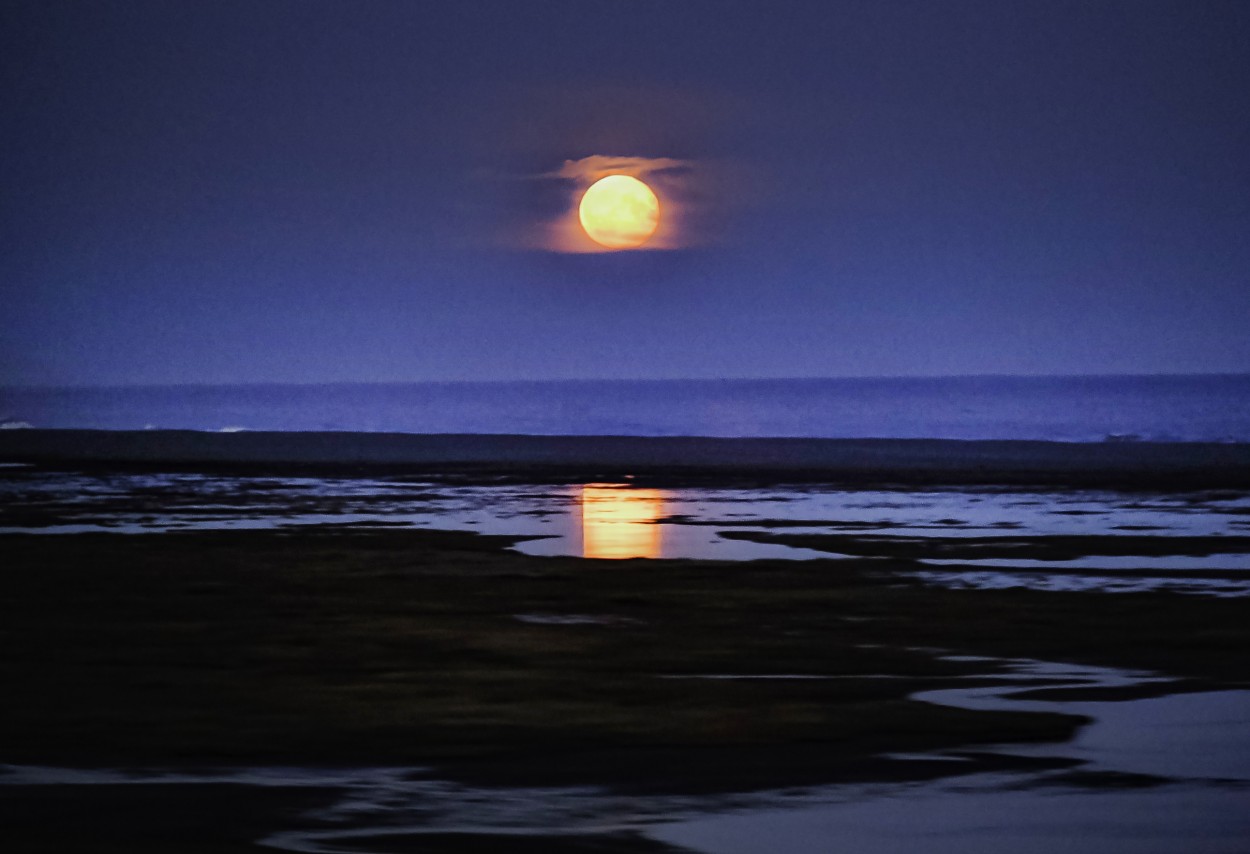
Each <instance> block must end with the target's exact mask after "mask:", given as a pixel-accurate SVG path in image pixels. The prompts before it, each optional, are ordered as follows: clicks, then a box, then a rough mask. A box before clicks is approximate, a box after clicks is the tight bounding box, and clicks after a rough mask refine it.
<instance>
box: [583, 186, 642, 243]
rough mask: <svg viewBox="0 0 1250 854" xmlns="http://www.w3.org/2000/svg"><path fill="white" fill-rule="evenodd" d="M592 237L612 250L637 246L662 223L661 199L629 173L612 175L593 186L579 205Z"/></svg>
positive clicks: (587, 231)
mask: <svg viewBox="0 0 1250 854" xmlns="http://www.w3.org/2000/svg"><path fill="white" fill-rule="evenodd" d="M577 218H578V219H579V220H581V223H582V228H584V229H585V230H586V234H587V235H589V236H590V239H591V240H593V241H594V242H595V243H598V244H599V245H600V246H606V247H607V248H609V249H634V248H636V247H639V246H641V245H642V244H644V243H646V242H647V241H648V240H650V239H651V235H653V234H655V229H656V227H657V226H659V224H660V200H659V199H657V198H656V197H655V193H653V192H652V191H651V188H650V187H648V186H647V185H646V184H644V183H642V182H641V181H639V180H638V179H637V178H633V177H631V176H629V175H609V176H608V177H606V178H600V179H599V180H598V181H596V182H595V183H593V184H591V185H590V189H588V190H587V191H586V194H585V195H584V196H582V202H581V204H580V205H579V206H578V208H577Z"/></svg>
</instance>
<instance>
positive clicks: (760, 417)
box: [0, 374, 1250, 442]
mask: <svg viewBox="0 0 1250 854" xmlns="http://www.w3.org/2000/svg"><path fill="white" fill-rule="evenodd" d="M21 427H37V428H76V429H99V430H142V429H184V430H202V431H226V432H229V431H241V430H256V431H351V432H357V431H359V432H388V433H486V434H498V433H511V434H533V435H585V436H720V437H805V438H832V439H849V438H882V439H968V440H976V439H1037V440H1051V441H1063V442H1101V441H1183V442H1250V374H1235V375H1199V376H1095V377H1002V376H981V377H942V378H885V379H778V380H645V381H644V380H619V381H598V380H578V381H548V382H446V383H444V382H438V383H342V384H326V385H279V384H267V385H186V386H128V387H113V388H85V387H81V388H15V387H7V388H0V428H10V429H11V428H21Z"/></svg>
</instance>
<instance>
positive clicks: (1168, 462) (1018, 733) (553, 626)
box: [0, 430, 1250, 852]
mask: <svg viewBox="0 0 1250 854" xmlns="http://www.w3.org/2000/svg"><path fill="white" fill-rule="evenodd" d="M0 459H3V461H4V462H6V463H7V464H8V465H7V467H6V468H4V469H0V479H2V480H3V482H4V490H5V491H4V492H3V493H2V494H3V495H4V496H5V500H4V503H3V505H2V506H0V531H2V533H0V543H2V548H3V551H4V554H5V557H6V560H5V563H6V569H5V572H4V584H5V595H4V596H3V597H2V598H0V609H3V614H2V619H0V643H3V645H4V648H5V649H6V652H7V654H6V656H5V657H4V659H3V662H2V663H0V668H2V673H0V678H3V680H4V684H6V685H7V686H11V696H12V697H15V698H19V699H18V700H16V701H14V702H9V703H6V704H5V705H4V707H3V709H0V732H2V733H3V734H4V735H3V740H2V742H0V761H2V762H3V763H5V769H6V770H5V773H3V774H0V784H4V783H6V781H7V784H4V785H0V809H2V810H3V819H4V821H3V826H4V827H5V831H4V832H5V834H6V836H7V837H8V841H9V842H10V843H11V845H10V847H11V849H12V850H24V851H42V850H47V851H52V850H56V851H84V852H85V851H114V850H116V851H123V850H124V851H132V852H143V851H153V852H155V851H167V850H171V849H172V850H180V851H181V850H194V851H205V852H208V851H213V852H217V851H220V852H225V851H246V850H271V849H272V848H273V847H277V848H280V849H286V850H326V851H330V850H334V851H395V852H402V851H456V852H471V851H477V850H486V849H487V848H489V849H490V850H495V851H518V852H521V851H533V850H544V851H569V852H576V851H620V852H631V851H639V852H641V851H664V850H696V851H716V850H718V849H717V848H716V846H715V845H712V846H711V847H699V846H700V844H701V843H698V841H697V840H698V838H699V837H698V834H697V832H695V831H698V828H699V825H698V822H697V821H695V822H694V824H693V825H691V826H692V827H694V828H695V831H691V833H694V836H693V837H691V838H694V839H695V840H696V841H695V842H694V843H689V841H688V839H687V837H688V836H689V834H686V832H685V831H681V830H680V827H682V826H684V825H680V822H679V819H680V820H685V819H683V817H685V818H686V819H689V818H691V817H697V816H699V815H710V816H715V815H717V814H719V813H720V812H723V811H724V810H725V809H728V808H730V805H733V804H737V805H738V806H737V807H734V808H735V809H741V808H742V804H743V803H752V802H753V801H751V799H752V798H763V799H765V801H766V802H768V803H775V800H769V799H775V798H777V797H780V796H779V795H777V793H779V792H793V791H795V790H796V789H801V788H808V789H812V788H815V789H816V790H820V791H825V789H827V788H828V787H833V788H832V789H829V790H830V791H836V792H843V791H846V790H847V787H856V786H887V787H888V786H921V787H924V786H939V785H941V781H942V780H945V779H947V778H954V779H964V778H966V779H969V780H979V779H983V778H986V777H987V775H988V776H989V777H991V778H995V779H997V777H995V775H1004V776H1003V779H1005V780H1008V781H1009V783H1004V784H1003V785H1012V786H1014V785H1020V784H1021V783H1020V781H1034V780H1049V781H1052V782H1051V783H1048V785H1060V786H1063V787H1067V789H1071V790H1074V791H1077V792H1085V793H1087V794H1086V795H1083V796H1082V797H1090V798H1095V797H1097V796H1098V795H1099V794H1100V793H1107V792H1111V793H1120V795H1117V797H1119V796H1121V795H1122V796H1124V797H1129V796H1131V795H1132V793H1133V792H1149V791H1154V790H1155V789H1156V788H1157V787H1164V788H1163V790H1166V787H1168V786H1181V787H1182V789H1184V787H1185V786H1192V785H1194V784H1192V783H1187V782H1186V779H1187V778H1186V777H1185V775H1184V774H1182V773H1180V772H1179V771H1178V772H1177V773H1176V774H1175V775H1173V774H1171V773H1163V771H1165V770H1166V769H1157V770H1152V771H1151V773H1141V772H1130V771H1125V770H1122V769H1117V767H1116V766H1114V765H1113V766H1112V767H1111V768H1110V769H1104V768H1102V767H1100V766H1099V765H1098V764H1097V763H1092V764H1091V762H1090V760H1089V759H1088V758H1082V757H1081V756H1080V755H1079V751H1078V750H1077V749H1075V748H1069V749H1068V750H1067V752H1065V745H1068V744H1070V743H1071V742H1072V739H1073V738H1074V737H1078V736H1079V734H1080V733H1081V732H1082V731H1084V729H1085V728H1086V727H1087V726H1088V724H1089V722H1090V720H1091V717H1090V714H1091V713H1090V709H1089V708H1088V707H1085V706H1080V703H1082V702H1084V703H1088V702H1089V701H1098V702H1110V703H1121V704H1126V705H1125V708H1128V707H1129V706H1130V705H1131V704H1133V703H1149V702H1151V698H1158V697H1167V696H1177V695H1192V696H1195V697H1204V696H1216V695H1220V692H1225V693H1226V692H1229V691H1232V692H1234V693H1236V692H1237V691H1242V693H1244V688H1245V686H1246V685H1247V683H1248V681H1250V673H1248V672H1247V669H1246V664H1245V662H1246V661H1247V660H1250V658H1248V657H1247V652H1250V620H1247V619H1246V615H1247V610H1246V609H1247V607H1248V602H1250V597H1247V596H1246V595H1245V594H1244V593H1242V592H1240V591H1241V587H1239V586H1238V585H1239V584H1240V583H1241V580H1242V579H1244V578H1245V572H1246V570H1247V569H1250V567H1247V565H1246V552H1247V551H1250V546H1248V545H1247V543H1246V542H1244V541H1245V540H1246V539H1247V536H1246V535H1243V534H1238V533H1237V532H1238V531H1239V530H1241V531H1243V532H1244V528H1242V527H1240V526H1242V524H1243V520H1244V519H1246V518H1247V515H1248V514H1250V497H1248V496H1247V493H1246V492H1245V491H1244V489H1242V488H1240V487H1239V485H1240V486H1241V487H1244V485H1245V480H1244V479H1245V477H1246V472H1247V468H1246V465H1247V460H1248V459H1250V455H1248V454H1247V451H1246V449H1245V446H1237V445H1200V446H1182V445H1172V446H1169V445H1160V446H1155V445H1151V444H1149V443H1144V444H1138V443H1123V444H1120V443H1105V444H1103V443H1099V444H1096V445H1094V446H1065V445H1062V444H1059V445H1058V446H1054V447H1052V446H1051V445H1050V444H1049V443H958V442H955V443H950V442H946V443H944V442H921V443H906V442H904V443H898V442H838V441H830V442H819V441H816V442H813V441H802V442H797V443H794V442H787V441H771V440H770V441H761V442H757V443H752V442H746V441H726V442H724V443H717V442H715V441H709V440H681V439H655V440H646V441H642V440H637V439H610V438H609V439H604V438H601V437H596V438H593V439H577V438H569V437H538V438H536V437H506V436H505V437H439V436H434V437H422V436H385V435H383V436H376V435H369V436H346V435H334V434H297V435H286V436H279V435H276V434H271V435H254V434H246V433H242V434H192V433H174V434H156V435H153V434H152V433H150V432H147V433H145V432H137V433H133V434H110V433H89V432H83V433H80V432H73V431H46V432H43V431H25V430H22V431H6V433H5V434H4V435H3V437H2V438H0ZM951 514H955V515H954V516H952V515H951ZM565 520H568V524H569V525H571V526H573V527H571V528H568V529H567V530H566V528H565V527H562V526H564V525H565ZM1147 523H1151V524H1147ZM657 537H658V539H657ZM738 545H743V546H758V547H760V548H773V549H777V551H775V552H767V553H762V554H767V555H769V556H767V557H760V558H757V559H742V556H741V555H738V554H737V553H733V554H735V555H736V557H735V558H734V559H727V558H714V557H709V556H708V555H713V554H721V552H719V551H716V550H718V549H724V548H736V547H738ZM543 549H547V551H548V552H549V553H542V552H543ZM701 549H707V551H700V550H701ZM787 549H801V551H794V552H793V553H791V552H788V551H787ZM726 554H729V553H728V552H726ZM746 554H752V553H746ZM596 555H599V556H596ZM674 555H684V556H682V557H677V556H674ZM796 556H801V557H802V558H804V559H794V558H795V557H796ZM609 557H612V558H616V559H607V558H609ZM1021 560H1022V561H1025V562H1029V561H1031V562H1032V563H1036V564H1043V565H1045V566H1046V567H1047V570H1046V575H1047V577H1048V578H1074V577H1079V578H1084V579H1087V580H1088V579H1093V583H1092V585H1090V586H1089V587H1088V588H1082V589H1077V588H1065V587H1063V586H1058V587H1055V586H1053V585H1052V586H1051V587H1045V586H1038V585H1032V584H1031V583H1030V582H1029V581H1028V579H1029V578H1031V577H1033V576H1035V575H1037V570H1036V569H1035V568H1034V567H1033V566H1031V565H1030V566H1029V567H1028V568H1024V569H1022V568H1020V567H1013V566H1012V564H1013V561H1016V562H1018V561H1021ZM1099 560H1103V561H1105V560H1123V561H1127V562H1128V563H1127V564H1126V565H1125V567H1122V568H1120V569H1119V570H1113V569H1107V568H1100V567H1102V565H1101V564H1099V563H1098V561H1099ZM1083 561H1085V563H1083ZM1187 562H1188V563H1187ZM994 567H997V569H996V570H995V571H996V572H997V574H998V575H999V576H1000V577H1005V578H1008V579H1010V580H1011V581H1010V583H1008V584H1006V585H1002V584H999V585H997V586H995V585H985V584H982V585H976V584H969V583H953V582H951V581H950V580H949V579H947V580H942V579H941V578H936V577H935V575H940V574H942V573H945V574H946V575H951V574H956V575H958V574H961V573H962V575H963V576H965V577H971V576H973V575H986V574H991V573H990V572H989V569H990V568H994ZM1132 567H1137V569H1133V568H1132ZM1167 567H1171V569H1168V568H1167ZM956 570H960V573H956ZM1108 575H1114V576H1115V581H1116V582H1117V583H1119V582H1124V581H1125V580H1129V581H1133V580H1140V578H1141V577H1144V576H1149V577H1150V578H1154V579H1161V583H1160V584H1156V585H1154V586H1147V587H1140V586H1137V587H1134V586H1131V585H1130V586H1127V587H1123V588H1118V587H1116V586H1115V585H1114V584H1112V583H1110V582H1108V581H1106V580H1105V577H1106V576H1108ZM1186 585H1188V586H1186ZM1118 590H1123V591H1124V592H1116V591H1118ZM1021 662H1063V663H1066V665H1065V666H1068V667H1076V666H1078V665H1079V666H1083V667H1087V668H1094V669H1098V668H1102V669H1104V670H1106V672H1108V673H1124V674H1129V675H1127V676H1122V677H1116V678H1115V679H1110V678H1108V677H1099V679H1093V680H1090V681H1088V682H1082V681H1080V680H1077V682H1076V683H1075V687H1074V683H1073V681H1072V679H1071V677H1070V676H1068V675H1065V674H1063V673H1061V672H1058V671H1055V672H1052V671H1048V670H1046V669H1045V668H1041V669H1038V667H1034V666H1033V665H1028V666H1027V667H1026V666H1025V665H1023V664H1021ZM1021 668H1024V669H1023V670H1022V669H1021ZM1052 670H1053V668H1052ZM1099 672H1102V671H1099ZM1100 680H1101V681H1100ZM1008 685H1009V686H1012V687H1013V688H1014V689H1018V690H1019V691H1021V692H1025V693H1027V694H1028V695H1030V696H1033V697H1036V698H1038V699H1040V700H1044V701H1047V702H1049V703H1050V705H1048V706H1045V707H1044V708H1042V709H1036V708H1024V707H1020V705H1019V702H1018V701H1017V705H1015V706H1012V705H1007V706H996V707H993V708H984V707H977V706H976V704H969V703H968V702H966V701H961V702H953V703H952V702H945V701H942V702H939V701H937V699H940V698H941V697H943V696H945V693H949V692H951V691H957V692H958V691H966V690H969V689H973V688H984V689H986V690H990V689H995V687H996V686H997V687H998V688H1001V687H1002V686H1008ZM1082 686H1083V687H1082ZM944 692H945V693H944ZM926 698H935V699H926ZM1029 745H1036V746H1039V747H1038V748H1037V749H1034V748H1030V747H1028V746H1029ZM1045 745H1049V746H1050V747H1048V748H1047V749H1046V750H1041V749H1040V746H1045ZM1238 773H1240V772H1238ZM1010 781H1015V782H1010ZM1030 785H1033V784H1032V783H1030ZM822 787H824V788H822ZM918 791H927V790H925V789H923V788H922V789H921V790H918ZM996 791H997V789H996ZM1161 791H1162V790H1161ZM1184 791H1189V789H1184ZM1204 791H1206V790H1204ZM1211 791H1212V792H1216V794H1212V795H1211V796H1210V797H1209V798H1208V799H1207V800H1204V801H1202V803H1203V804H1215V803H1216V802H1217V801H1218V797H1219V795H1218V792H1222V791H1223V790H1222V789H1218V787H1217V789H1213V790H1211ZM371 793H372V794H371ZM386 793H389V794H386ZM830 797H833V798H834V800H835V801H837V800H838V799H844V798H845V797H846V795H841V794H839V795H836V797H835V796H830ZM1143 797H1144V795H1143ZM744 798H745V799H747V800H745V801H744V800H743V799H744ZM362 799H363V800H362ZM352 804H356V806H354V807H353V806H352ZM1204 808H1205V807H1204ZM56 814H73V815H75V816H77V817H78V819H77V820H76V822H75V823H73V824H72V825H71V824H66V823H62V822H57V821H53V820H50V816H52V815H56ZM1201 814H1202V813H1201V812H1199V813H1195V815H1201ZM492 816H493V817H492ZM1194 820H1195V821H1196V820H1197V819H1194ZM673 822H678V824H673ZM670 826H671V827H673V828H675V829H674V830H673V831H672V833H671V834H670V835H671V836H672V839H669V841H667V842H665V841H664V839H666V838H668V837H666V836H665V833H667V832H668V831H664V830H663V828H667V827H670ZM652 828H654V829H655V832H652V830H651V829H652ZM1188 829H1189V830H1191V831H1192V832H1193V833H1194V834H1197V836H1195V838H1198V839H1201V838H1202V829H1201V828H1200V827H1193V828H1188ZM679 837H680V839H678V838H679ZM679 842H680V845H681V847H680V848H671V847H668V846H671V845H677V844H679ZM262 843H263V844H264V845H267V846H269V847H268V848H261V847H256V846H258V845H261V844H262ZM687 844H695V847H694V848H686V847H685V846H686V845H687ZM709 844H710V843H709ZM717 844H719V843H717ZM1204 850H1207V849H1204ZM1209 850H1223V849H1220V848H1218V847H1215V846H1214V845H1213V846H1212V847H1210V848H1209ZM1229 850H1234V849H1229Z"/></svg>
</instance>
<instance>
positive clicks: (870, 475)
mask: <svg viewBox="0 0 1250 854" xmlns="http://www.w3.org/2000/svg"><path fill="white" fill-rule="evenodd" d="M0 461H3V462H16V463H31V464H35V465H40V466H46V467H50V468H65V467H72V468H94V469H98V468H112V469H116V468H137V469H145V468H159V469H161V470H166V471H168V470H170V469H180V470H213V471H221V470H238V471H248V472H256V471H274V472H278V471H281V472H300V473H327V474H371V473H377V472H380V471H385V472H389V473H423V474H424V473H435V474H455V475H462V476H469V477H485V478H508V479H514V480H516V479H530V480H555V481H569V480H580V481H585V480H594V479H608V478H627V477H633V478H637V479H640V480H646V481H648V482H659V481H668V482H680V481H697V480H701V481H733V482H743V481H746V482H823V483H848V484H857V485H863V484H900V485H928V484H933V485H973V484H977V485H1004V486H1017V485H1019V486H1022V485H1061V486H1074V487H1116V488H1129V489H1132V488H1148V489H1156V490H1158V489H1166V490H1185V489H1204V488H1243V487H1250V443H1227V444H1224V443H1208V442H1193V443H1189V442H1093V443H1069V442H1042V441H997V440H994V441H964V440H953V439H951V440H947V439H791V438H775V439H754V438H751V439H729V438H715V437H684V436H665V437H644V436H528V435H506V434H463V435H462V434H428V435H426V434H407V433H341V432H289V433H276V432H256V433H252V432H239V433H207V432H199V431H190V430H133V431H109V430H5V431H0Z"/></svg>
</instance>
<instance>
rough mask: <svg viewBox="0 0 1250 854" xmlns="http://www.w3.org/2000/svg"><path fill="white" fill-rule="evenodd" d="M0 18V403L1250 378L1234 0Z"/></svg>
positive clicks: (1249, 58) (1248, 210) (1246, 17)
mask: <svg viewBox="0 0 1250 854" xmlns="http://www.w3.org/2000/svg"><path fill="white" fill-rule="evenodd" d="M0 8H2V12H0V16H2V17H0V62H3V68H4V72H3V73H4V81H3V91H2V93H0V99H2V100H3V106H2V110H3V112H2V115H3V122H0V138H2V140H3V157H2V158H0V170H3V174H2V175H0V205H2V206H3V207H2V213H3V216H2V221H0V228H2V234H0V300H2V309H0V384H83V385H92V384H113V383H183V382H197V383H202V382H212V383H216V382H265V381H283V382H323V381H356V380H359V381H392V380H473V379H545V378H553V379H554V378H572V377H588V378H616V377H622V378H625V377H631V378H632V377H638V378H645V377H661V378H662V377H800V376H807V377H813V376H864V375H873V376H882V375H884V376H888V375H915V374H985V373H996V374H1036V373H1061V374H1088V373H1191V372H1244V371H1250V4H1248V3H1245V2H1229V3H1221V2H1194V0H1188V2H1181V3H1156V2H1145V0H1130V2H1122V3H1107V2H1093V0H1089V2H1073V3H1069V2H1060V0H1036V2H1010V0H987V2H935V0H922V2H842V3H839V2H829V3H811V4H800V3H781V2H771V3H737V2H726V0H715V2H702V3H693V2H681V3H678V2H672V3H670V2H620V0H617V2H612V3H595V2H569V3H536V2H519V0H507V2H498V3H478V2H464V0H456V2H447V3H444V4H436V3H433V2H429V3H426V2H415V1H414V2H348V0H344V2H338V3H325V2H274V0H246V2H238V3H234V2H222V0H212V2H195V3H178V2H173V0H158V2H151V3H124V2H101V3H89V2H51V1H50V0H35V2H30V3H24V2H17V3H15V2H9V1H8V0H5V2H3V3H2V4H0ZM587 158H601V159H596V160H587ZM607 158H618V159H619V161H618V162H623V163H629V164H635V165H637V164H649V165H648V166H647V168H650V169H653V170H654V171H653V179H652V180H653V181H654V184H653V186H655V187H656V189H657V193H658V194H659V195H660V198H661V210H662V216H665V215H669V216H668V218H667V219H662V222H663V223H664V225H663V226H662V228H667V229H668V230H669V231H668V233H667V235H666V236H665V237H664V240H662V241H659V240H657V242H656V244H655V245H651V246H647V247H645V248H643V249H640V250H625V251H619V252H600V253H588V252H581V251H568V249H569V248H570V247H566V246H563V245H561V244H560V243H559V242H558V241H556V240H554V239H553V238H552V237H551V233H552V232H551V230H550V229H551V228H553V227H555V226H556V225H558V224H559V223H561V222H563V221H564V219H565V218H566V217H567V215H568V213H569V211H570V205H571V204H573V203H574V202H575V200H576V196H577V193H578V192H579V189H578V188H579V185H578V183H577V180H578V178H577V176H578V175H579V174H580V173H579V172H578V170H579V169H585V168H589V167H587V166H586V164H595V163H599V164H602V163H610V162H611V161H609V160H607ZM670 214H671V215H670ZM659 236H660V235H659V233H657V238H658V237H659Z"/></svg>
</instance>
